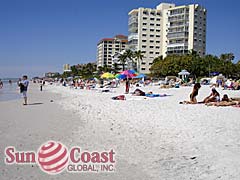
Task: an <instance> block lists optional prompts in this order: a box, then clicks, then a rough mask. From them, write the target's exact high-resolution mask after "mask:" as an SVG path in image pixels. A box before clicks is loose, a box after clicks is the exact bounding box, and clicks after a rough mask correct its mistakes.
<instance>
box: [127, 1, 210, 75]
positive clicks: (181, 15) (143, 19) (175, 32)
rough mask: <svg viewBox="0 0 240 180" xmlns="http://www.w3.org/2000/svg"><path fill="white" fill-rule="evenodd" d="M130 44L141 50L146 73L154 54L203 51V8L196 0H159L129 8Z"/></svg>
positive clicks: (142, 68) (141, 67)
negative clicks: (182, 0) (191, 0)
mask: <svg viewBox="0 0 240 180" xmlns="http://www.w3.org/2000/svg"><path fill="white" fill-rule="evenodd" d="M128 31H129V36H128V41H129V48H130V49H132V50H141V51H142V52H143V53H144V58H143V60H142V62H141V64H140V66H138V67H140V69H138V71H140V72H141V73H149V72H150V71H149V68H150V67H151V65H152V63H153V60H154V58H156V57H158V56H163V57H166V56H167V55H168V54H186V53H188V52H189V50H194V51H196V52H197V53H198V54H199V55H200V56H204V55H205V51H206V9H204V8H203V7H201V6H199V5H198V4H193V5H184V6H175V4H169V3H161V4H160V5H158V6H157V7H156V9H150V8H138V9H133V10H132V11H130V12H129V20H128Z"/></svg>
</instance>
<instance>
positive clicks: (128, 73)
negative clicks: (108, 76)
mask: <svg viewBox="0 0 240 180" xmlns="http://www.w3.org/2000/svg"><path fill="white" fill-rule="evenodd" d="M120 74H121V75H124V76H125V78H133V77H135V76H137V75H138V73H137V72H136V71H135V70H125V71H123V72H121V73H120Z"/></svg>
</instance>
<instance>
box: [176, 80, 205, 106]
mask: <svg viewBox="0 0 240 180" xmlns="http://www.w3.org/2000/svg"><path fill="white" fill-rule="evenodd" d="M200 88H201V85H200V83H196V84H195V85H194V86H193V90H192V93H191V94H190V101H183V102H180V104H197V103H198V102H197V98H196V97H197V95H198V90H199V89H200Z"/></svg>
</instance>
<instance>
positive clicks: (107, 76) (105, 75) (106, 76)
mask: <svg viewBox="0 0 240 180" xmlns="http://www.w3.org/2000/svg"><path fill="white" fill-rule="evenodd" d="M101 78H102V79H113V78H115V76H114V75H113V74H111V73H108V72H107V73H104V74H102V75H101Z"/></svg>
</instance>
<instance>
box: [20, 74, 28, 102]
mask: <svg viewBox="0 0 240 180" xmlns="http://www.w3.org/2000/svg"><path fill="white" fill-rule="evenodd" d="M27 79H28V77H27V76H26V75H25V76H23V77H22V81H21V82H20V84H21V85H20V90H21V93H22V94H23V98H24V103H23V105H27V90H28V85H29V81H28V80H27Z"/></svg>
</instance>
